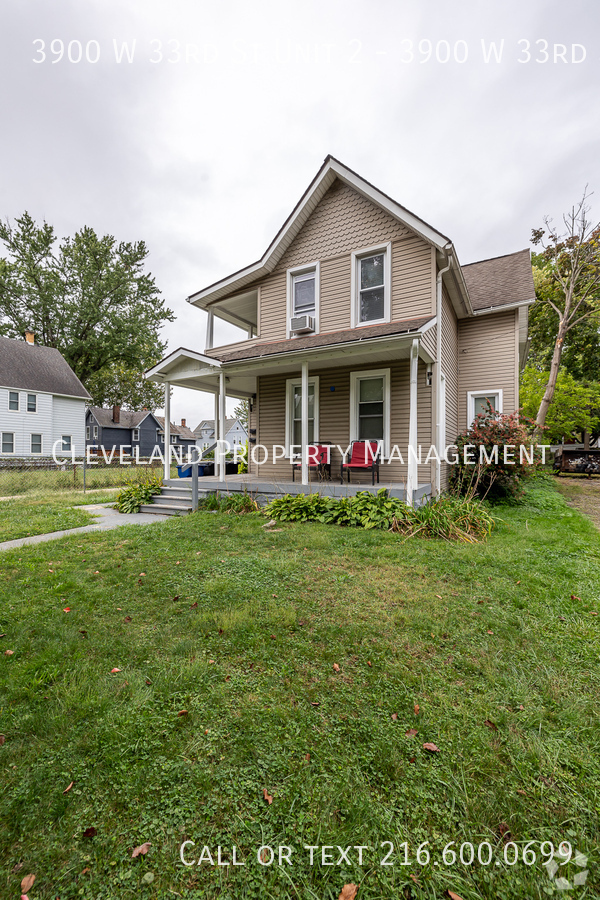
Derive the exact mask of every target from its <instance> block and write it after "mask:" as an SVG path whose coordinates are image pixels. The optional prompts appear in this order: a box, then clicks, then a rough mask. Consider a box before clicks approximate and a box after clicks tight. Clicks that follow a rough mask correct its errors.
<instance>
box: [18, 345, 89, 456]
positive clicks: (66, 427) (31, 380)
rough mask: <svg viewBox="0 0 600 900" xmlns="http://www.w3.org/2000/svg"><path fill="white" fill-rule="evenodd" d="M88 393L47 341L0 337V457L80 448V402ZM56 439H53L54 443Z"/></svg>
mask: <svg viewBox="0 0 600 900" xmlns="http://www.w3.org/2000/svg"><path fill="white" fill-rule="evenodd" d="M89 400H91V397H90V395H89V394H88V392H87V391H86V389H85V388H84V386H83V385H82V383H81V382H80V380H79V378H78V377H77V376H76V374H75V372H74V371H73V370H72V368H71V367H70V366H69V364H68V363H67V361H66V360H65V359H64V357H63V356H61V354H60V353H59V352H58V350H54V349H53V348H52V347H42V346H40V345H39V344H36V343H35V335H34V334H33V332H31V331H27V332H25V340H24V341H16V340H12V339H10V338H4V337H0V457H2V458H6V457H8V458H10V457H19V458H21V457H28V458H32V457H51V456H52V449H53V447H54V445H55V444H56V449H57V451H58V453H59V454H60V453H61V452H62V453H68V452H70V451H71V450H72V449H73V448H74V449H75V452H76V454H77V455H78V456H82V455H83V454H84V453H85V406H86V402H87V401H89ZM57 441H58V443H56V442H57Z"/></svg>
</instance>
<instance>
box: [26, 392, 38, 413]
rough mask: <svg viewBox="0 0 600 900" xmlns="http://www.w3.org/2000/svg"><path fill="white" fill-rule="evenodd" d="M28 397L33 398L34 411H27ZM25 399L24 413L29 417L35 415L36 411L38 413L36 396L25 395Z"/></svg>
mask: <svg viewBox="0 0 600 900" xmlns="http://www.w3.org/2000/svg"><path fill="white" fill-rule="evenodd" d="M30 397H35V409H29V398H30ZM26 398H27V399H26V400H25V412H26V413H27V414H28V415H29V416H35V415H37V411H38V402H37V394H26Z"/></svg>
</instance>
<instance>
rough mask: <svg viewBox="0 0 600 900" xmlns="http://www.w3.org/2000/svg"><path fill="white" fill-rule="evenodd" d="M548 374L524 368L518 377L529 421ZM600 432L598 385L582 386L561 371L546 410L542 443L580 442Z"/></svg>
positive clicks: (535, 409)
mask: <svg viewBox="0 0 600 900" xmlns="http://www.w3.org/2000/svg"><path fill="white" fill-rule="evenodd" d="M548 378H549V372H548V371H547V370H546V371H539V370H538V369H536V368H535V367H534V366H527V367H526V368H525V370H524V371H523V374H522V375H521V388H520V401H521V410H522V412H523V414H524V415H525V416H528V417H529V418H531V419H533V418H534V416H535V415H536V413H537V411H538V410H539V408H540V403H541V401H542V397H543V396H544V392H545V390H546V385H547V383H548ZM598 429H600V383H599V382H597V381H589V382H582V381H579V380H577V379H576V378H574V377H573V375H571V373H570V372H567V371H566V369H564V368H561V369H560V371H559V373H558V377H557V379H556V385H555V388H554V395H553V397H552V403H551V404H550V406H549V408H548V414H547V416H546V423H545V429H544V443H552V444H555V443H559V442H560V441H562V440H563V438H580V437H582V436H583V435H584V434H585V433H586V432H587V433H588V434H593V433H596V432H597V431H598Z"/></svg>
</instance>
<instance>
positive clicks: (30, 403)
mask: <svg viewBox="0 0 600 900" xmlns="http://www.w3.org/2000/svg"><path fill="white" fill-rule="evenodd" d="M27 412H37V396H36V395H35V394H27Z"/></svg>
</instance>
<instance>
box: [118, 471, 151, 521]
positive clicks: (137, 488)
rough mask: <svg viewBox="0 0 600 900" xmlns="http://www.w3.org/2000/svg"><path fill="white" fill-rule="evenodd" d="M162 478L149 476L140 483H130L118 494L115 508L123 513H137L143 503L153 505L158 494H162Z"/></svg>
mask: <svg viewBox="0 0 600 900" xmlns="http://www.w3.org/2000/svg"><path fill="white" fill-rule="evenodd" d="M161 488H162V478H161V477H160V476H159V475H151V474H148V475H146V477H145V478H144V479H143V480H142V481H140V482H137V483H136V482H130V483H129V484H127V485H126V486H125V487H124V488H123V490H122V491H119V493H118V494H117V500H116V503H115V508H116V509H118V510H119V512H121V513H137V512H139V511H140V506H142V504H143V503H153V502H154V501H153V498H154V496H155V495H156V494H160V491H161Z"/></svg>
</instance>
